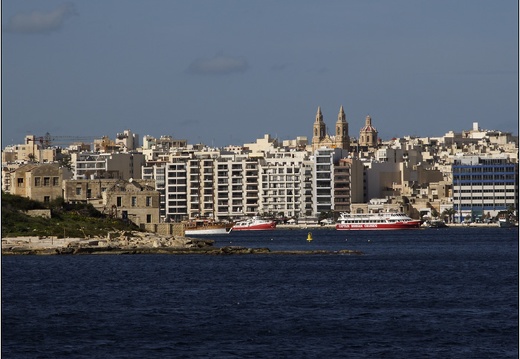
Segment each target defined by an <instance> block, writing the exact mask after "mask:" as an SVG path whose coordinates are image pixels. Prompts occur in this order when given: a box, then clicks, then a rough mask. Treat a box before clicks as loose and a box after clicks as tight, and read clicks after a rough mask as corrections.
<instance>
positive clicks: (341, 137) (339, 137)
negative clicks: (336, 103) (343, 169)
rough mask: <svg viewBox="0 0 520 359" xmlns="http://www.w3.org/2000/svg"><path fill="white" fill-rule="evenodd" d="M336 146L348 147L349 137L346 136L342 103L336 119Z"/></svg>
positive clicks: (346, 123) (346, 130)
mask: <svg viewBox="0 0 520 359" xmlns="http://www.w3.org/2000/svg"><path fill="white" fill-rule="evenodd" d="M335 142H336V147H337V148H338V147H339V148H343V149H345V150H349V149H350V139H349V136H348V122H347V120H346V117H345V111H343V105H342V106H341V107H340V109H339V114H338V120H337V121H336V141H335Z"/></svg>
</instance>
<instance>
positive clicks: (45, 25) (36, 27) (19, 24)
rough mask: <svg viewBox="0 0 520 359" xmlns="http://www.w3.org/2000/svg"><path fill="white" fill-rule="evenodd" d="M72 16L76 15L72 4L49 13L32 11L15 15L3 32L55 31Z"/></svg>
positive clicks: (31, 32)
mask: <svg viewBox="0 0 520 359" xmlns="http://www.w3.org/2000/svg"><path fill="white" fill-rule="evenodd" d="M73 15H77V13H76V11H75V8H74V4H72V3H65V4H62V5H60V6H58V7H57V8H56V9H54V10H52V11H50V12H43V11H32V12H30V13H19V14H16V15H14V16H13V17H11V18H10V19H9V22H8V23H7V26H6V27H5V28H4V30H6V31H8V32H18V33H25V34H34V33H46V32H51V31H56V30H58V29H60V28H61V27H62V25H63V22H64V21H65V20H66V19H67V18H69V17H70V16H73Z"/></svg>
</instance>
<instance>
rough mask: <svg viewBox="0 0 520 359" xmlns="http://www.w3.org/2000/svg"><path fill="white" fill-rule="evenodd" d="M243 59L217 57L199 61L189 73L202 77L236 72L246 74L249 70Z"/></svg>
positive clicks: (194, 63)
mask: <svg viewBox="0 0 520 359" xmlns="http://www.w3.org/2000/svg"><path fill="white" fill-rule="evenodd" d="M248 67H249V66H248V64H247V60H246V59H245V58H243V57H229V56H223V55H217V56H215V57H213V58H211V59H197V60H195V61H193V62H192V63H191V64H190V66H189V67H188V70H187V71H188V72H189V73H192V74H201V75H220V74H230V73H234V72H244V71H246V70H247V68H248Z"/></svg>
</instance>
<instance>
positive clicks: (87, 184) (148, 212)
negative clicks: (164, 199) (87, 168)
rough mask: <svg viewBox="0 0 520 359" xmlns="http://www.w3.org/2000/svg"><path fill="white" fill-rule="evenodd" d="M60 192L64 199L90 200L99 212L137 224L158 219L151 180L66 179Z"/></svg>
mask: <svg viewBox="0 0 520 359" xmlns="http://www.w3.org/2000/svg"><path fill="white" fill-rule="evenodd" d="M63 193H64V200H65V201H66V202H81V203H90V204H92V205H93V206H94V207H95V208H96V209H97V210H99V211H100V212H102V213H105V214H108V215H111V216H113V217H116V218H123V219H128V220H130V221H132V222H134V223H135V224H137V225H141V224H144V223H159V200H160V194H159V192H158V191H156V190H155V181H154V180H131V181H126V180H122V179H88V180H87V179H83V180H69V181H65V182H64V185H63Z"/></svg>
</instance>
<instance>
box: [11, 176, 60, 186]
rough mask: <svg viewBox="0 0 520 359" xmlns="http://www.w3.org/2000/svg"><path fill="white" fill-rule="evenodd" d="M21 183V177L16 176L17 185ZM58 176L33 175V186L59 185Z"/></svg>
mask: <svg viewBox="0 0 520 359" xmlns="http://www.w3.org/2000/svg"><path fill="white" fill-rule="evenodd" d="M20 184H22V185H23V178H18V185H19V186H20ZM59 185H60V178H59V177H43V178H42V177H34V186H35V187H41V186H44V187H49V186H59Z"/></svg>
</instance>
